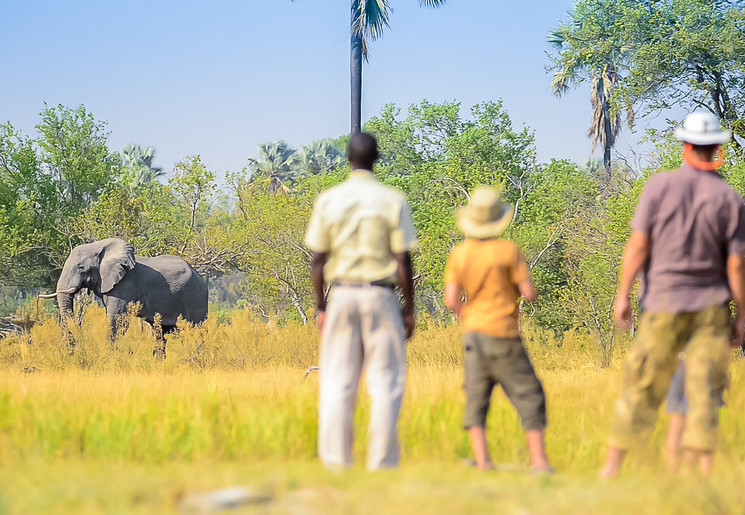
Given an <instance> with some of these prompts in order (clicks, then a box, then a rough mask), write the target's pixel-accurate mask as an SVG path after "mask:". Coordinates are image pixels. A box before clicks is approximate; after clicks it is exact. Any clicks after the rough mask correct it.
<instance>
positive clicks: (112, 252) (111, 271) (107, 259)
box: [101, 240, 135, 293]
mask: <svg viewBox="0 0 745 515" xmlns="http://www.w3.org/2000/svg"><path fill="white" fill-rule="evenodd" d="M134 267H135V248H134V247H133V246H132V244H131V243H127V242H125V241H122V240H120V241H117V242H115V243H113V244H111V245H108V246H107V247H106V248H105V249H104V252H103V255H102V257H101V293H108V292H110V291H111V290H112V289H113V288H114V286H116V285H117V284H118V283H119V281H121V280H122V278H123V277H124V275H125V274H126V273H127V272H128V271H130V270H132V269H133V268H134Z"/></svg>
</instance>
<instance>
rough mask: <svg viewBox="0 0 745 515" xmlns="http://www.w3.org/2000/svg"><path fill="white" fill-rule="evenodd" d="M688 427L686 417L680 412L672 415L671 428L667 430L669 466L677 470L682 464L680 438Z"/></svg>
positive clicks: (673, 470) (671, 469) (674, 470)
mask: <svg viewBox="0 0 745 515" xmlns="http://www.w3.org/2000/svg"><path fill="white" fill-rule="evenodd" d="M685 428H686V417H685V415H681V414H680V413H672V414H671V415H670V428H669V429H668V431H667V468H668V469H670V471H671V472H677V470H678V467H679V466H680V440H681V438H682V437H683V431H685Z"/></svg>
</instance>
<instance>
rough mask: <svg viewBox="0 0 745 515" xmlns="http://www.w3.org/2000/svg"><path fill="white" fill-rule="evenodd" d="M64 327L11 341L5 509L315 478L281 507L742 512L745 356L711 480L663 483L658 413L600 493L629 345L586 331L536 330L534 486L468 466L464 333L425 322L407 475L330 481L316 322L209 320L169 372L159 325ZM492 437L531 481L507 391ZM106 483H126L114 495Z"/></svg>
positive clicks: (86, 507) (4, 407)
mask: <svg viewBox="0 0 745 515" xmlns="http://www.w3.org/2000/svg"><path fill="white" fill-rule="evenodd" d="M70 331H71V337H70V338H67V337H66V335H65V332H64V331H63V330H62V329H61V328H60V327H59V326H58V324H57V322H56V320H55V319H54V318H49V319H45V320H43V321H42V322H41V323H40V324H38V325H36V326H35V327H34V328H33V329H32V331H31V333H30V335H27V336H23V337H13V338H6V339H4V340H0V370H2V373H0V513H2V512H3V511H5V509H7V510H9V511H11V512H17V513H28V512H39V511H54V512H58V511H59V512H64V511H67V512H74V513H81V512H90V513H99V512H130V511H137V509H138V507H141V508H142V509H140V511H142V512H143V513H150V512H153V511H159V510H163V509H172V508H173V507H174V503H175V502H176V500H175V499H177V498H178V496H180V495H182V494H181V493H179V492H183V491H184V489H187V490H188V489H189V488H194V485H202V486H204V487H218V486H225V482H226V481H231V482H232V481H238V480H245V481H248V480H250V481H252V482H254V483H259V484H260V483H261V481H264V480H265V479H262V478H266V477H268V476H270V477H279V478H280V479H277V480H276V484H278V485H280V486H279V488H280V489H281V490H282V489H283V491H284V493H282V494H281V496H280V497H282V496H284V497H282V498H283V499H285V500H289V499H292V498H293V497H292V496H293V495H294V493H293V492H294V491H295V490H298V492H295V493H297V495H298V496H299V495H300V494H301V493H302V492H304V490H303V488H304V485H305V486H308V485H311V486H312V487H313V488H314V490H313V492H315V493H313V495H315V496H316V497H314V498H313V499H311V500H308V499H306V498H303V499H304V500H303V501H302V503H301V504H302V506H301V507H300V508H302V509H300V508H298V507H296V506H295V507H287V506H284V505H283V506H284V507H281V506H280V507H276V506H275V508H276V509H274V511H268V512H271V513H350V512H361V513H376V512H379V511H381V510H383V511H391V512H394V513H395V512H404V511H408V510H407V509H406V506H407V501H408V503H416V505H417V506H419V507H420V508H423V509H425V508H426V509H429V510H431V511H434V512H450V513H455V512H457V513H462V512H469V511H473V512H484V511H492V507H493V506H494V505H495V503H496V505H498V506H499V508H498V509H500V510H502V511H504V510H506V511H508V512H509V511H520V510H525V509H528V511H532V510H535V511H538V512H542V513H549V512H554V511H558V512H564V513H568V512H572V513H574V512H576V510H577V509H579V511H582V509H587V510H592V511H598V510H601V511H607V510H606V508H607V507H608V505H607V503H608V502H613V503H615V505H614V506H616V507H620V508H618V509H617V510H611V511H617V512H627V511H629V510H634V511H638V512H639V513H646V512H649V513H658V512H660V511H662V512H680V511H684V512H685V511H690V512H711V513H723V512H727V511H730V510H731V509H732V508H733V507H737V506H740V504H741V503H742V502H745V493H744V491H743V489H742V488H741V482H742V481H745V467H744V466H743V465H742V463H743V462H744V461H745V417H743V415H742V413H743V412H745V361H735V362H734V363H733V365H732V386H731V389H730V391H729V392H728V394H727V397H726V402H727V406H726V407H725V408H724V409H723V410H722V413H721V430H720V444H721V451H722V452H721V453H720V457H721V458H720V460H719V461H718V464H717V470H716V473H717V474H718V475H717V476H716V477H717V479H716V480H715V482H714V483H712V484H711V485H710V486H706V485H703V486H702V485H699V484H698V483H696V482H695V481H693V480H687V479H685V478H684V480H683V482H682V483H681V484H680V485H678V484H677V483H673V482H671V480H668V479H667V478H669V476H668V475H667V474H666V473H665V472H664V463H663V461H664V460H663V454H662V451H663V447H664V445H663V440H664V433H665V417H662V420H661V424H659V425H658V427H657V429H656V431H655V432H654V434H653V435H652V441H651V443H650V445H649V446H648V447H645V448H643V449H641V450H639V451H637V452H635V453H633V454H632V455H631V458H630V460H629V463H628V467H627V468H626V474H627V478H628V479H624V480H622V481H621V483H618V484H619V485H621V486H620V487H613V486H608V487H605V486H602V484H599V483H597V482H596V481H595V480H594V479H592V478H594V477H595V475H596V473H597V470H598V468H599V466H600V463H601V460H602V455H603V451H604V449H605V440H606V438H607V434H608V428H609V424H610V418H611V415H612V404H613V400H614V399H615V398H616V396H617V395H618V391H619V388H620V382H621V377H620V376H621V373H620V363H621V360H622V359H623V354H624V352H625V346H621V347H620V348H619V352H618V354H617V356H616V357H615V360H614V362H613V363H612V366H611V367H609V368H600V367H599V366H598V365H599V353H598V352H597V349H596V348H595V346H594V345H593V342H592V340H591V339H590V338H589V337H587V336H585V335H583V334H582V333H580V332H576V331H575V332H570V333H568V334H566V335H564V338H562V339H556V338H555V337H554V336H553V335H551V334H546V333H543V332H541V331H539V330H537V329H535V328H532V327H530V326H527V327H525V330H524V337H525V342H526V346H527V347H528V349H529V351H530V353H531V354H532V356H533V359H534V363H535V366H536V370H537V371H538V373H539V375H540V376H541V378H542V380H543V382H544V386H545V389H546V392H547V396H548V409H549V427H548V432H547V446H548V452H549V455H550V458H551V460H552V462H553V463H554V465H555V466H556V467H557V469H558V470H559V471H560V472H561V473H562V475H561V476H560V477H559V479H557V480H556V481H555V482H554V481H553V480H552V481H549V482H543V483H538V484H536V483H535V482H530V481H528V480H527V479H521V477H522V476H520V477H505V476H504V475H501V476H498V477H499V480H498V481H494V480H493V479H490V478H492V477H494V476H481V475H476V474H475V472H473V471H471V470H468V469H465V468H463V467H460V466H458V463H459V462H460V461H461V459H462V458H465V457H469V456H470V448H469V444H468V440H467V435H466V433H465V432H464V431H463V429H462V427H461V420H462V414H463V407H464V403H465V396H464V393H463V389H462V384H463V372H462V369H461V343H460V336H459V333H458V328H457V327H455V326H443V325H439V324H437V323H435V322H434V321H432V320H426V319H425V320H423V321H421V327H420V328H419V331H418V333H417V335H416V336H415V337H414V338H413V339H412V340H411V341H410V342H409V343H408V349H407V356H408V360H409V370H408V376H407V388H406V394H405V398H404V406H403V409H402V412H401V418H400V423H399V430H400V431H399V432H400V439H401V447H402V464H403V470H402V471H401V472H395V473H392V474H394V475H392V476H391V475H378V476H372V477H368V476H363V475H359V474H360V473H359V471H357V472H355V471H353V472H352V473H351V475H346V476H335V475H330V474H329V473H327V472H325V471H323V470H322V468H321V467H320V466H319V465H318V462H317V460H316V431H317V412H316V406H317V402H318V376H317V374H316V373H311V374H310V375H308V377H307V378H306V377H305V372H306V368H307V367H308V366H309V365H315V364H317V350H318V335H317V333H316V331H315V329H314V328H313V327H312V326H307V327H304V326H299V325H289V326H287V327H276V325H274V324H265V323H261V322H260V321H258V320H256V319H255V318H254V317H253V315H252V314H251V313H250V312H248V311H238V312H236V313H233V314H232V315H231V316H229V317H227V318H226V319H224V320H222V321H218V320H217V318H215V317H210V318H209V319H208V320H207V321H206V323H205V324H203V325H202V326H201V327H190V326H187V325H182V326H180V327H179V330H178V331H177V332H176V333H175V334H173V335H172V336H170V337H169V340H168V347H167V353H168V354H167V358H166V359H165V360H162V361H157V360H156V359H155V358H154V357H153V355H152V350H153V347H154V345H155V338H154V333H153V331H152V329H151V328H150V327H149V326H147V325H141V324H140V323H139V321H138V319H136V318H134V317H130V319H129V329H128V330H127V331H126V332H125V333H124V335H123V336H121V337H120V338H119V339H117V340H116V341H115V342H114V343H113V344H112V343H110V342H109V341H108V339H107V335H106V320H105V315H104V313H103V310H101V309H99V308H97V307H95V306H94V307H90V308H89V309H88V311H87V312H86V314H85V317H83V322H82V325H81V326H79V327H78V326H72V327H70ZM70 341H72V342H73V343H74V345H73V346H71V345H70V343H69V342H70ZM364 391H365V385H364V382H363V385H361V388H360V399H359V400H360V402H359V409H358V410H357V413H356V417H357V420H356V422H357V424H356V427H357V438H356V441H355V457H356V459H357V461H358V462H360V463H364V455H365V447H366V444H367V434H366V433H367V431H366V425H367V422H368V420H369V408H370V406H369V400H368V398H367V396H366V395H365V394H364ZM488 441H489V445H490V447H491V451H492V454H493V456H494V459H495V461H496V462H497V463H501V464H505V463H509V464H515V465H516V466H517V467H518V469H519V468H520V467H522V470H525V468H526V465H527V463H528V459H527V453H526V449H525V443H524V435H523V432H522V430H521V427H520V421H519V420H518V417H517V414H516V413H515V410H514V409H513V408H512V407H511V406H510V404H509V403H508V401H507V399H506V398H505V397H504V395H503V394H502V393H501V392H499V393H497V394H496V395H495V396H494V399H493V403H492V409H491V411H490V414H489V419H488ZM110 474H113V475H114V476H115V477H116V478H117V479H116V481H120V482H121V486H114V485H113V484H111V483H112V481H114V480H113V479H112V480H109V479H108V475H110ZM267 475H268V476H267ZM634 478H638V479H634ZM84 485H87V486H84ZM153 485H156V486H157V488H159V489H162V491H164V492H170V493H169V494H168V495H170V496H171V497H169V498H166V497H163V494H161V493H160V492H161V491H160V490H154V488H156V486H153ZM588 485H589V486H588ZM319 492H320V493H319ZM306 493H307V492H306ZM285 494H286V495H285ZM303 495H305V494H303ZM664 496H668V497H669V499H668V498H666V497H664ZM58 497H59V498H62V499H65V500H64V502H62V504H60V503H59V502H57V501H56V500H55V499H57V498H58ZM3 499H6V500H5V501H4V500H3ZM314 499H315V500H314ZM383 500H385V501H383ZM288 502H289V501H288ZM381 503H383V504H381ZM308 506H315V508H314V509H312V510H309V509H306V508H307V507H308ZM376 507H378V508H380V509H376ZM284 508H287V509H286V510H285V509H284ZM290 508H291V509H290ZM296 508H297V509H296ZM383 508H386V509H385V510H384V509H383ZM303 510H304V511H303Z"/></svg>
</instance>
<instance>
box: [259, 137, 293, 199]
mask: <svg viewBox="0 0 745 515" xmlns="http://www.w3.org/2000/svg"><path fill="white" fill-rule="evenodd" d="M258 150H259V152H258V153H259V156H258V159H254V158H249V159H248V168H249V170H250V171H251V177H252V178H255V179H261V178H265V179H268V184H267V187H268V188H269V191H271V192H272V193H277V192H279V191H285V192H286V191H288V187H287V185H288V184H289V183H291V182H292V181H293V180H294V179H295V176H296V174H297V168H296V164H297V158H298V155H297V150H295V149H294V148H292V147H290V146H289V145H288V144H287V142H285V141H282V140H280V141H273V142H271V143H261V144H259V149H258ZM260 182H262V181H260Z"/></svg>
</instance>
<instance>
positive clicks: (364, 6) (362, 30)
mask: <svg viewBox="0 0 745 515" xmlns="http://www.w3.org/2000/svg"><path fill="white" fill-rule="evenodd" d="M391 12H393V10H392V9H391V5H390V0H359V2H357V13H356V15H355V17H354V20H353V21H352V27H351V29H352V34H355V35H361V36H362V37H363V38H370V40H371V41H375V40H376V39H378V38H379V37H381V36H382V35H383V31H384V30H385V29H386V28H387V27H390V13H391Z"/></svg>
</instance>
